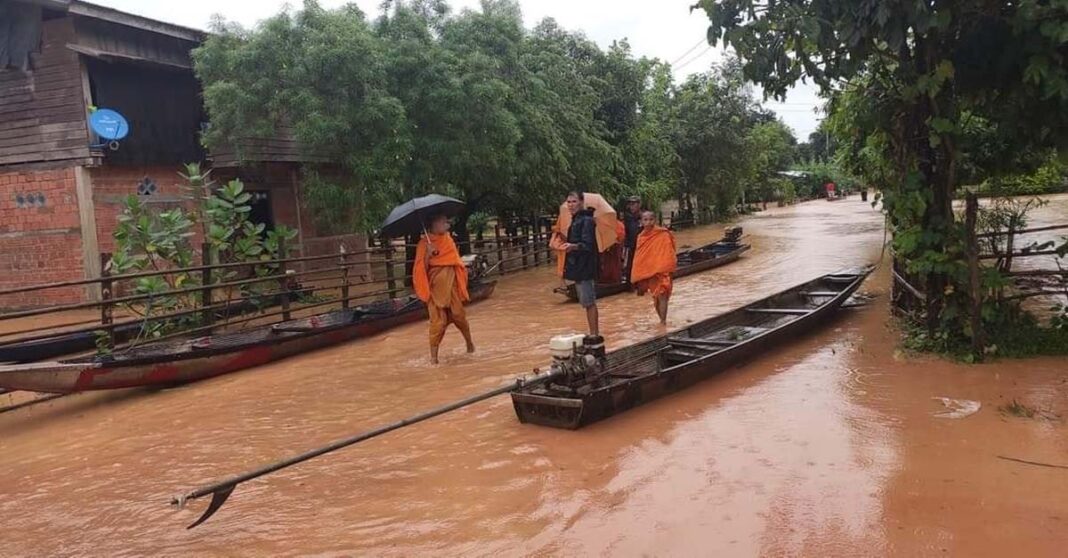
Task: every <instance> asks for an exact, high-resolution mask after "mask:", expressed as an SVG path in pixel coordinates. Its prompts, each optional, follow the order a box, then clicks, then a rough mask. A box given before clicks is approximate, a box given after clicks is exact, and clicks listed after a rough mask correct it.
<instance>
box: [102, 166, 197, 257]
mask: <svg viewBox="0 0 1068 558" xmlns="http://www.w3.org/2000/svg"><path fill="white" fill-rule="evenodd" d="M180 170H181V169H180V168H178V167H176V166H174V165H158V166H115V167H109V166H103V167H96V168H93V169H90V170H89V176H90V177H91V180H92V184H93V204H94V205H95V207H96V237H97V243H98V245H99V248H100V251H101V252H113V251H114V250H115V237H114V236H113V233H114V232H115V227H116V225H118V217H119V214H121V213H122V208H123V200H124V199H125V198H126V197H127V196H129V195H130V194H137V189H138V185H139V184H141V183H142V182H143V181H144V180H145V179H148V180H150V181H151V182H153V183H155V185H156V190H155V193H153V194H150V195H147V196H144V197H143V200H144V202H145V203H148V204H150V205H151V206H153V207H154V208H157V209H166V208H170V207H174V206H179V205H180V206H183V207H186V208H187V209H190V208H191V207H192V202H191V201H189V200H184V199H182V197H183V196H184V194H185V193H184V192H183V191H182V189H181V186H182V185H183V184H184V183H185V181H184V180H183V179H182V177H180V176H178V172H179V171H180ZM198 230H199V229H198ZM193 242H194V246H197V245H199V243H200V242H201V241H200V239H199V238H194V239H193Z"/></svg>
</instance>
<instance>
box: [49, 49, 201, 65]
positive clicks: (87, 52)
mask: <svg viewBox="0 0 1068 558" xmlns="http://www.w3.org/2000/svg"><path fill="white" fill-rule="evenodd" d="M66 46H67V48H68V49H70V50H73V51H74V52H77V53H78V54H81V55H84V56H89V57H91V58H96V59H99V60H103V61H105V62H116V61H118V62H138V63H142V64H154V65H158V66H166V67H168V68H177V69H181V70H192V69H193V66H192V65H191V64H183V63H178V62H169V61H166V60H160V59H158V58H144V57H142V56H134V55H132V54H122V53H118V52H108V51H105V50H98V49H95V48H90V47H87V46H82V45H76V44H72V43H67V45H66Z"/></svg>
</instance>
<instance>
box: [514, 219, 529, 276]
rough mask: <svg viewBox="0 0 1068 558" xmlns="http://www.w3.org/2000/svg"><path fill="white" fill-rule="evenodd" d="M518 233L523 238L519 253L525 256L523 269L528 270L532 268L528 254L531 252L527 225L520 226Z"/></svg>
mask: <svg viewBox="0 0 1068 558" xmlns="http://www.w3.org/2000/svg"><path fill="white" fill-rule="evenodd" d="M517 232H519V234H520V235H522V237H523V240H521V241H520V244H519V253H520V254H523V269H527V268H528V267H530V265H529V263H528V261H527V254H528V253H529V252H530V244H529V242H528V241H529V240H530V238H529V237H528V236H527V226H526V225H525V224H523V225H520V226H519V229H518V230H517Z"/></svg>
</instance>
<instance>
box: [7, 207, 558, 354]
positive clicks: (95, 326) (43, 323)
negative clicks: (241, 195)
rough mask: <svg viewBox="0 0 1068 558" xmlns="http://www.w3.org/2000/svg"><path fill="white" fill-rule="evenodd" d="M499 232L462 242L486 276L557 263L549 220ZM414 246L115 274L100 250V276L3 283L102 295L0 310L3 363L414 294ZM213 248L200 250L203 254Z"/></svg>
mask: <svg viewBox="0 0 1068 558" xmlns="http://www.w3.org/2000/svg"><path fill="white" fill-rule="evenodd" d="M493 231H494V232H493V235H492V236H491V237H488V238H486V235H479V236H476V237H475V238H473V239H472V240H471V241H470V242H468V243H463V246H462V247H461V249H462V250H463V251H465V252H468V253H470V254H473V255H475V256H476V258H477V260H478V262H479V269H480V270H481V272H482V273H483V274H484V275H486V276H500V275H505V274H509V273H515V272H519V271H523V270H527V269H532V268H534V267H538V266H542V265H545V264H549V263H553V262H554V259H553V254H552V250H551V249H550V248H549V240H550V236H551V234H552V233H551V229H550V228H549V227H544V226H534V225H532V224H527V225H522V226H520V227H519V228H518V231H519V234H514V235H507V234H504V231H503V229H502V227H500V226H499V225H498V226H495V227H494V228H493ZM414 248H415V246H414V245H411V244H405V243H404V242H403V241H388V240H379V241H378V242H376V243H373V245H372V246H370V247H368V248H367V249H365V250H356V251H345V250H344V247H342V248H341V249H340V250H339V251H338V252H337V253H336V254H327V255H320V256H307V257H295V258H289V257H284V255H285V246H282V249H281V250H280V254H282V257H279V258H277V259H273V260H265V261H254V262H239V263H213V262H211V261H208V260H204V259H203V256H202V261H201V265H199V266H194V267H187V268H176V269H165V270H153V271H143V272H138V273H127V274H122V275H113V274H111V273H110V272H109V271H107V270H108V267H109V266H108V264H109V262H110V259H111V256H110V254H101V255H100V257H101V269H103V270H105V271H104V272H103V273H102V274H101V276H100V277H97V278H92V279H83V280H76V281H64V282H58V283H49V284H42V285H32V286H26V287H19V288H12V289H6V290H0V299H2V297H4V296H5V295H12V294H27V293H43V292H45V291H48V290H49V289H61V288H71V287H88V286H98V287H99V288H100V291H101V294H102V296H101V300H99V301H89V302H79V303H73V304H62V305H54V306H47V307H41V308H31V309H22V310H14V311H7V312H3V313H0V361H3V360H5V359H4V358H3V356H2V355H4V351H5V349H11V348H12V347H17V346H20V345H23V346H24V345H26V344H28V343H38V344H40V343H47V342H48V341H50V340H55V339H57V338H61V337H62V338H70V337H71V336H78V335H81V336H83V338H84V336H86V335H91V336H95V338H96V341H95V349H90V350H89V351H85V352H91V351H98V352H100V351H103V352H110V351H120V350H123V349H126V348H130V347H133V346H136V345H138V344H143V343H145V342H149V341H159V340H165V339H170V338H174V337H180V336H193V335H210V334H212V333H215V332H219V331H227V330H232V329H234V328H235V327H236V326H242V327H248V326H259V325H267V324H271V323H277V322H279V321H285V320H289V319H292V318H293V317H294V315H296V314H297V313H301V312H304V311H309V310H315V311H316V312H323V311H326V309H328V308H329V307H335V308H348V307H349V306H350V305H352V304H360V303H367V302H373V301H375V300H380V299H384V298H397V297H403V296H407V295H408V294H409V291H410V287H409V285H410V280H411V275H410V270H411V265H412V263H413V260H412V259H411V258H412V257H413V256H414ZM210 253H211V250H209V249H208V247H207V246H204V247H202V250H201V254H210ZM235 272H236V277H235V276H234V275H235ZM178 276H184V277H185V278H186V280H187V281H188V283H186V284H184V285H180V286H179V285H177V284H176V283H175V281H174V280H173V279H174V278H176V277H178ZM154 277H160V278H165V280H168V285H169V286H170V287H171V288H168V289H166V290H164V291H161V292H152V293H146V292H139V291H138V290H137V288H136V282H137V281H138V280H141V279H147V278H154ZM42 299H44V297H42ZM164 300H167V301H170V302H171V303H172V304H171V306H172V307H171V309H170V310H168V311H164V312H160V311H158V310H157V309H154V304H155V305H157V306H156V308H158V305H159V304H160V303H161V301H164ZM16 320H18V321H16ZM158 324H164V325H165V326H166V327H165V328H164V331H161V332H160V333H159V334H154V335H151V336H146V333H147V332H150V331H154V330H156V329H158V328H157V327H156V326H157V325H158ZM5 326H6V327H5Z"/></svg>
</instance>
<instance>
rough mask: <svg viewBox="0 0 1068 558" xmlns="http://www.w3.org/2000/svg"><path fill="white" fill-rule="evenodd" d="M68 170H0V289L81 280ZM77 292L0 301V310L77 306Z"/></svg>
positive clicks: (75, 289) (58, 291)
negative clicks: (53, 305) (68, 304)
mask: <svg viewBox="0 0 1068 558" xmlns="http://www.w3.org/2000/svg"><path fill="white" fill-rule="evenodd" d="M83 278H84V274H83V267H82V240H81V226H80V224H79V220H78V199H77V194H76V192H75V186H74V169H73V168H61V169H55V170H36V171H33V170H26V171H19V172H3V171H2V170H0V290H3V289H10V288H14V287H22V286H28V285H37V284H42V283H51V282H60V281H71V280H78V279H83ZM84 296H85V289H84V288H83V287H68V288H62V289H49V290H47V291H39V292H30V293H21V294H14V295H2V296H0V308H7V309H11V308H24V307H31V306H43V305H48V304H64V303H72V302H80V301H81V300H83V298H84Z"/></svg>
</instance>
